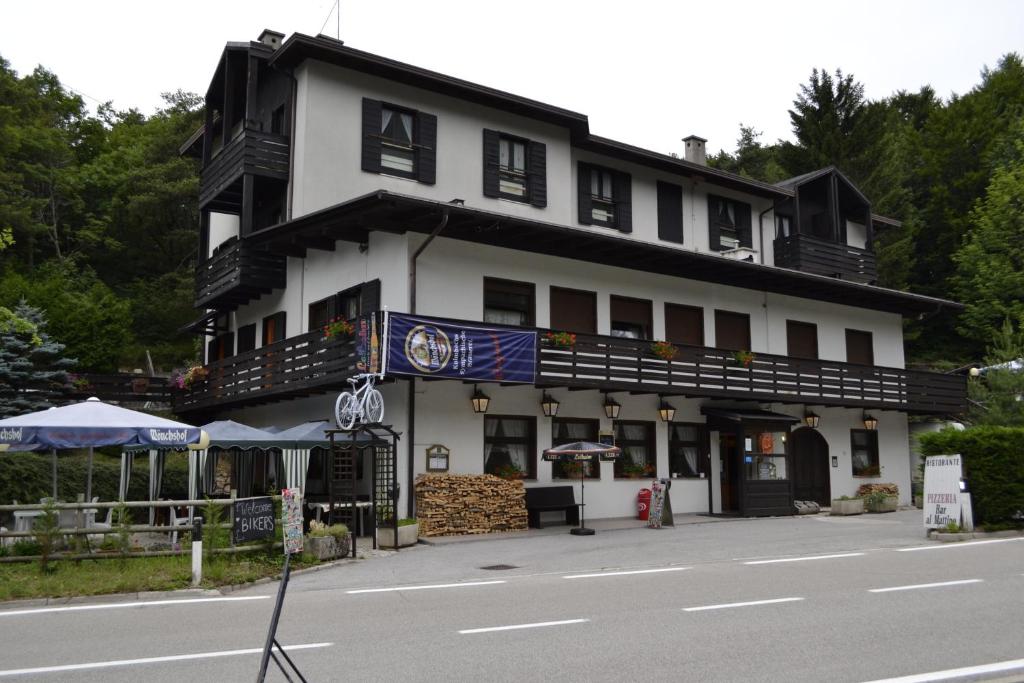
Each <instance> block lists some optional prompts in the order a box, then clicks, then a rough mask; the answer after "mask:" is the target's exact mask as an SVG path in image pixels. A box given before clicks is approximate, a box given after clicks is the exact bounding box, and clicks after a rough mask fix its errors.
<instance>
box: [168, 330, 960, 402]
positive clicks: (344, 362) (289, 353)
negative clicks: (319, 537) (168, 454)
mask: <svg viewBox="0 0 1024 683" xmlns="http://www.w3.org/2000/svg"><path fill="white" fill-rule="evenodd" d="M538 331H539V332H541V335H540V339H541V342H540V348H539V350H538V353H537V373H536V377H537V379H536V382H535V384H536V386H538V387H567V388H570V389H594V390H598V391H631V392H636V393H651V394H665V395H674V396H687V397H695V398H717V399H731V400H736V401H760V402H778V403H793V404H807V405H815V406H843V407H851V408H864V409H881V410H898V411H903V412H909V413H936V414H957V413H960V412H962V411H963V410H964V408H965V404H966V395H967V387H966V380H965V378H964V377H961V376H957V375H944V374H939V373H932V372H924V371H919V370H904V369H898V368H885V367H876V366H864V365H854V364H851V363H841V362H835V361H826V360H804V359H798V358H791V357H788V356H777V355H771V354H766V353H755V354H754V357H753V359H751V360H750V361H749V363H748V364H747V365H744V364H743V363H742V362H741V361H740V360H738V359H737V358H736V357H735V356H734V354H733V352H731V351H723V350H721V349H714V348H708V347H700V346H679V347H678V350H677V353H676V355H675V357H674V358H673V359H672V360H664V359H662V358H659V357H658V356H656V355H655V354H654V353H653V352H652V349H651V342H649V341H643V340H636V339H623V338H619V337H609V336H601V335H584V334H577V335H576V342H575V344H574V345H573V346H572V347H570V348H563V347H557V346H555V345H553V344H551V343H549V342H548V341H547V340H546V339H545V338H544V334H543V333H545V332H547V331H548V330H538ZM355 365H356V351H355V343H354V342H353V341H352V340H347V341H334V340H325V339H324V338H323V336H322V334H321V333H320V332H310V333H307V334H304V335H301V336H298V337H294V338H292V339H288V340H285V341H282V342H277V343H275V344H271V345H269V346H266V347H264V348H261V349H258V350H256V351H249V352H246V353H242V354H239V355H237V356H233V357H231V358H228V359H225V360H222V361H215V362H213V363H210V364H209V366H208V367H209V370H210V373H209V378H208V379H207V380H206V381H204V382H202V383H201V384H199V385H197V386H195V387H193V388H192V389H191V390H189V391H186V392H185V393H183V394H182V395H180V396H179V397H178V398H177V399H176V400H175V408H176V410H177V411H179V412H181V411H184V412H188V411H194V410H210V409H213V410H215V409H218V408H222V407H234V406H239V405H243V404H246V405H251V404H255V403H263V402H267V401H272V400H280V399H285V398H294V397H298V396H306V395H309V394H313V393H321V392H325V391H329V390H332V389H337V388H341V387H345V386H347V381H346V380H347V378H348V377H350V376H351V375H352V374H353V373H354V371H355Z"/></svg>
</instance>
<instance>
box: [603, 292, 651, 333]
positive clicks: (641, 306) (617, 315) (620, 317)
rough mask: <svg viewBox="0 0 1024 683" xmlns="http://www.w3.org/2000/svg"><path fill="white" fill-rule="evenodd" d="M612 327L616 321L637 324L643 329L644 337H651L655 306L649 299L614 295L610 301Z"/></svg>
mask: <svg viewBox="0 0 1024 683" xmlns="http://www.w3.org/2000/svg"><path fill="white" fill-rule="evenodd" d="M609 309H610V311H611V323H612V328H614V327H615V324H616V323H625V324H627V325H636V326H638V327H639V328H640V329H641V330H643V336H642V338H643V339H650V338H651V337H652V336H653V335H652V330H653V328H654V324H653V320H652V317H653V312H652V311H653V307H652V305H651V302H650V300H649V299H631V298H629V297H625V296H612V297H610V301H609Z"/></svg>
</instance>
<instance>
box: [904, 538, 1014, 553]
mask: <svg viewBox="0 0 1024 683" xmlns="http://www.w3.org/2000/svg"><path fill="white" fill-rule="evenodd" d="M1013 541H1024V537H1021V538H993V539H990V540H988V541H963V542H961V543H940V544H939V545H917V546H914V547H913V548H897V549H896V552H898V553H910V552H913V551H915V550H948V549H949V548H966V547H967V546H969V545H988V544H989V543H1012V542H1013Z"/></svg>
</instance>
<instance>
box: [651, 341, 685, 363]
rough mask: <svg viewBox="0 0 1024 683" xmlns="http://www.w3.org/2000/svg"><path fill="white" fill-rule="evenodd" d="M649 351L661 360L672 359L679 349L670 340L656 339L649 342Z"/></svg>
mask: <svg viewBox="0 0 1024 683" xmlns="http://www.w3.org/2000/svg"><path fill="white" fill-rule="evenodd" d="M651 353H653V354H654V355H655V356H657V357H658V358H660V359H662V360H672V359H673V358H675V357H676V354H677V353H679V349H677V348H676V347H675V345H673V344H672V343H671V342H667V341H656V342H654V343H653V344H651Z"/></svg>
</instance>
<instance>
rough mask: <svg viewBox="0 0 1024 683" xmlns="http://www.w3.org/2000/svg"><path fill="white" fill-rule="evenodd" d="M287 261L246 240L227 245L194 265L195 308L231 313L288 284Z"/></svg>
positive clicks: (280, 255) (281, 256)
mask: <svg viewBox="0 0 1024 683" xmlns="http://www.w3.org/2000/svg"><path fill="white" fill-rule="evenodd" d="M286 261H287V259H286V258H285V256H284V255H282V254H273V253H270V252H267V251H262V250H260V249H256V248H255V247H253V246H251V245H249V244H247V243H246V242H245V241H241V242H239V241H237V240H235V241H234V242H231V243H226V244H224V245H222V246H220V247H218V249H217V250H216V252H215V253H214V255H213V256H212V257H210V258H209V259H207V260H206V261H203V262H202V263H200V264H199V265H197V266H196V299H195V306H196V308H216V309H217V310H221V311H224V310H233V309H235V308H237V307H238V306H240V305H242V304H245V303H248V302H249V301H252V300H253V299H257V298H259V297H260V296H262V295H263V294H268V293H270V292H271V291H273V290H275V289H281V288H282V287H284V286H285V285H286V284H287V280H286V277H287V265H286Z"/></svg>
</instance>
